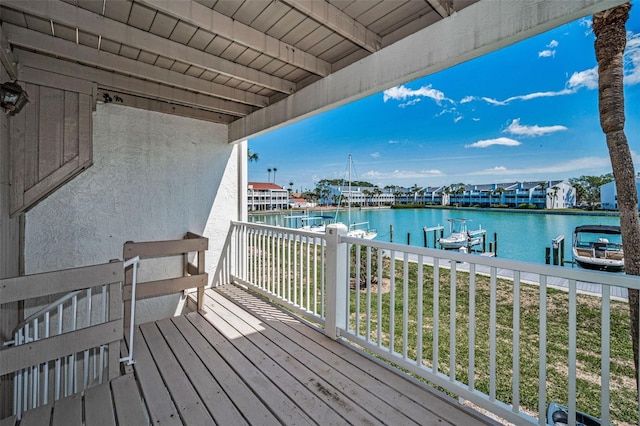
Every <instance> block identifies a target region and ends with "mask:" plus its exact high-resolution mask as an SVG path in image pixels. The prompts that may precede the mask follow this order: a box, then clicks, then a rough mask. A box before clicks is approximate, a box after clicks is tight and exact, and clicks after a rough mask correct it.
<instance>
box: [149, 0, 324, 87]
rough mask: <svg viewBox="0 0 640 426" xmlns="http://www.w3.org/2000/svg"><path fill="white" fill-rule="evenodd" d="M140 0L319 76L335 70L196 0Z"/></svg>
mask: <svg viewBox="0 0 640 426" xmlns="http://www.w3.org/2000/svg"><path fill="white" fill-rule="evenodd" d="M137 2H138V3H142V4H146V5H147V6H149V7H151V8H153V9H156V10H159V11H162V12H164V13H166V14H167V15H170V16H173V17H174V18H177V19H180V20H181V21H184V22H188V23H190V24H192V25H195V26H196V27H200V28H202V29H203V30H205V31H208V32H211V33H213V34H218V35H219V36H221V37H224V38H226V39H227V40H230V41H233V42H236V43H239V44H242V45H243V46H245V47H248V48H250V49H253V50H255V51H258V52H260V53H264V54H265V55H268V56H271V57H273V58H276V59H279V60H280V61H282V62H285V63H288V64H291V65H293V66H295V67H299V68H303V69H305V70H307V71H309V72H312V73H314V74H317V75H319V76H322V77H325V76H327V75H329V74H330V73H331V65H330V64H329V63H328V62H325V61H323V60H322V59H319V58H317V57H315V56H313V55H311V54H309V53H307V52H304V51H303V50H300V49H297V48H295V47H293V46H291V45H289V44H287V43H283V42H282V41H280V40H278V39H277V38H274V37H271V36H269V35H267V34H265V33H263V32H261V31H258V30H256V29H254V28H251V27H250V26H248V25H244V24H243V23H241V22H239V21H236V20H234V19H231V18H230V17H228V16H226V15H223V14H222V13H219V12H216V11H215V10H212V9H210V8H208V7H206V6H204V5H201V4H200V3H197V2H195V1H192V0H188V1H186V0H183V1H175V0H137Z"/></svg>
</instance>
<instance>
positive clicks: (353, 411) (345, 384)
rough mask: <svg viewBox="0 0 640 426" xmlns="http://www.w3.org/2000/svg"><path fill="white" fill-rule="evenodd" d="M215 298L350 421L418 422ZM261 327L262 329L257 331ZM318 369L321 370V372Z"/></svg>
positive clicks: (233, 321)
mask: <svg viewBox="0 0 640 426" xmlns="http://www.w3.org/2000/svg"><path fill="white" fill-rule="evenodd" d="M213 300H215V304H216V314H218V315H219V316H220V317H221V318H223V319H224V320H225V321H227V322H228V323H229V324H230V325H231V326H233V327H234V328H236V329H237V330H238V331H239V332H241V333H242V334H244V335H245V336H247V338H248V339H249V340H251V341H252V342H253V343H254V344H255V345H256V346H259V347H260V348H262V350H263V351H264V352H265V353H266V354H267V355H269V356H270V357H271V358H272V359H273V360H274V361H276V362H277V363H278V364H280V365H281V366H283V368H285V369H286V370H287V371H289V373H291V374H292V375H293V376H294V377H296V379H297V380H298V381H299V382H300V383H302V384H303V385H306V386H307V387H308V388H309V390H310V391H312V392H313V393H314V394H316V395H317V397H318V398H320V399H321V400H324V401H325V402H326V403H327V404H328V405H330V406H332V407H333V409H334V410H335V411H336V413H338V414H343V415H345V416H346V417H347V418H348V419H349V421H353V422H355V423H358V424H363V423H367V422H378V421H380V422H382V423H384V424H406V425H409V424H417V422H415V421H414V420H412V419H411V418H409V417H407V416H405V415H404V414H403V413H402V412H400V411H398V410H396V408H394V407H393V406H392V405H390V404H387V402H386V401H385V399H386V396H385V399H382V398H378V397H377V396H376V395H374V394H372V393H370V392H368V391H367V390H366V389H364V388H363V387H362V386H360V385H359V384H358V382H356V381H353V380H351V379H348V378H346V377H345V376H344V375H343V374H341V373H340V372H339V371H337V370H336V369H335V368H333V367H332V366H331V365H330V364H327V363H326V362H324V361H322V360H320V359H319V358H317V357H316V356H315V355H313V353H311V352H309V351H308V350H307V349H304V348H303V347H301V346H299V345H298V344H297V343H295V342H293V341H291V340H290V339H288V338H287V337H285V336H283V335H282V334H280V333H279V332H278V331H276V330H274V329H273V328H271V327H269V326H268V325H267V324H266V323H264V322H261V321H259V320H257V319H256V318H255V317H253V316H252V315H251V314H250V313H248V312H246V311H245V310H243V309H241V308H239V307H238V306H237V305H235V304H233V303H232V302H230V301H228V300H226V299H225V298H224V297H223V296H222V295H220V294H217V293H215V292H210V293H209V295H208V298H207V300H205V305H206V304H207V303H212V301H213ZM251 323H252V324H251ZM216 324H218V323H216ZM258 330H260V332H259V333H256V331H258ZM317 346H318V345H317V344H316V345H313V346H312V347H311V348H310V350H311V351H313V352H315V350H316V348H317ZM316 372H321V375H319V374H316ZM440 424H442V423H441V422H440Z"/></svg>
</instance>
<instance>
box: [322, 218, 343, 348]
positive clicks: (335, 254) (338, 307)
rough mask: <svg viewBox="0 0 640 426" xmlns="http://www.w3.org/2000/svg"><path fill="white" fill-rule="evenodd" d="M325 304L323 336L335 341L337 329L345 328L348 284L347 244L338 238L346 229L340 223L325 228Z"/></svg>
mask: <svg viewBox="0 0 640 426" xmlns="http://www.w3.org/2000/svg"><path fill="white" fill-rule="evenodd" d="M325 235H326V238H327V275H326V279H327V281H326V282H327V284H326V286H327V303H326V314H325V318H326V319H325V331H324V332H325V334H326V335H327V336H329V337H330V338H332V339H337V338H338V336H339V334H340V333H339V332H338V330H339V329H345V328H346V326H347V323H346V315H347V311H346V309H347V307H346V305H345V304H346V301H347V291H348V290H349V283H348V278H347V265H348V262H349V253H348V252H347V244H346V243H341V242H340V237H343V236H346V235H347V227H346V226H345V225H344V224H342V223H335V224H331V225H328V226H327V230H326V234H325Z"/></svg>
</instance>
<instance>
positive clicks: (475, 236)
mask: <svg viewBox="0 0 640 426" xmlns="http://www.w3.org/2000/svg"><path fill="white" fill-rule="evenodd" d="M447 220H448V221H449V231H450V233H449V235H448V236H446V237H442V238H440V239H438V243H439V244H440V248H443V249H448V250H459V249H460V248H462V247H466V248H467V249H469V248H470V247H472V246H476V245H478V244H481V243H482V234H483V231H482V228H480V229H479V230H478V231H469V230H467V222H468V221H469V219H461V218H455V219H447Z"/></svg>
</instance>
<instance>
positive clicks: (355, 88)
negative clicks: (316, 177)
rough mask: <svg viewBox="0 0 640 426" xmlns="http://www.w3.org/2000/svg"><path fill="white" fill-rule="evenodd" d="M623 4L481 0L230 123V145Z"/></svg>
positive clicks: (602, 0)
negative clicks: (470, 35)
mask: <svg viewBox="0 0 640 426" xmlns="http://www.w3.org/2000/svg"><path fill="white" fill-rule="evenodd" d="M626 1H627V0H573V1H555V0H527V1H513V0H480V1H479V2H477V3H474V4H472V5H470V6H468V7H466V8H464V9H462V10H460V11H459V12H457V13H454V14H453V15H451V16H449V17H448V18H447V19H442V20H440V21H438V22H436V23H434V24H433V25H430V26H429V27H427V28H424V29H422V30H420V31H418V32H416V33H415V34H412V35H411V36H408V37H406V38H404V39H402V40H400V41H398V42H396V43H394V44H391V45H389V46H387V47H385V48H383V49H381V50H380V51H378V52H376V53H374V54H371V55H369V56H367V57H366V58H363V59H361V60H360V61H358V62H355V63H353V64H352V65H350V66H347V67H345V68H343V69H341V70H339V71H336V72H334V73H333V74H331V77H330V78H323V79H321V80H319V81H317V82H315V83H313V84H311V85H309V86H306V87H304V88H302V89H300V90H299V91H298V92H296V93H295V94H293V95H291V96H289V97H288V98H286V99H284V100H282V101H280V102H277V103H274V104H271V105H269V106H268V107H266V108H262V109H260V110H257V111H256V112H254V113H252V114H250V115H248V116H247V117H244V118H241V119H239V120H236V121H234V122H233V123H231V124H230V125H229V142H237V141H242V140H245V139H247V138H250V137H254V136H256V135H260V134H263V133H266V132H268V131H271V130H273V129H276V128H279V127H283V126H285V125H288V124H291V123H293V122H296V121H299V120H302V119H304V118H307V117H311V116H313V115H316V114H319V113H322V112H324V111H328V110H330V109H333V108H336V107H338V106H341V105H344V104H347V103H349V102H353V101H355V100H358V99H362V98H364V97H366V96H369V95H372V94H374V93H379V92H380V91H382V90H385V89H388V88H389V87H393V86H395V85H397V84H402V83H405V82H407V81H411V80H414V79H416V78H421V77H424V76H427V75H430V74H433V73H436V72H438V71H442V70H444V69H447V68H450V67H453V66H455V65H458V64H460V63H462V62H465V61H468V60H471V59H474V58H477V57H478V56H481V55H485V54H487V53H490V52H493V51H495V50H498V49H500V48H503V47H505V46H508V45H510V44H513V43H516V42H518V41H521V40H524V39H527V38H529V37H533V36H535V35H538V34H540V33H542V32H544V31H548V30H550V29H552V28H555V27H557V26H559V25H562V24H566V23H568V22H571V21H575V20H576V19H579V18H582V17H584V16H587V15H592V14H594V13H596V12H599V11H602V10H605V9H609V8H611V7H615V6H618V5H620V4H623V3H625V2H626ZM469 34H474V37H469ZM380 101H381V102H382V100H380Z"/></svg>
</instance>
